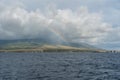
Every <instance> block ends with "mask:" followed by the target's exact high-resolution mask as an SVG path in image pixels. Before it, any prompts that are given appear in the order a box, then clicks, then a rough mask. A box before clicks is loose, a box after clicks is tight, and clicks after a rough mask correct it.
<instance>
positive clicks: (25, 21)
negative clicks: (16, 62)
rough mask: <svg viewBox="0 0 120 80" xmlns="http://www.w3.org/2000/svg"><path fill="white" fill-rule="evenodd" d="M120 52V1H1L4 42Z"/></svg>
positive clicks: (1, 36)
mask: <svg viewBox="0 0 120 80" xmlns="http://www.w3.org/2000/svg"><path fill="white" fill-rule="evenodd" d="M36 38H40V39H47V40H54V41H56V42H62V41H69V42H77V43H79V42H83V43H88V44H91V45H94V46H99V47H101V48H105V49H120V0H0V39H1V40H14V39H36Z"/></svg>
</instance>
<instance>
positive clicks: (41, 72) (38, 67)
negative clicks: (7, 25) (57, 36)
mask: <svg viewBox="0 0 120 80" xmlns="http://www.w3.org/2000/svg"><path fill="white" fill-rule="evenodd" d="M0 80H120V54H119V53H81V52H60V53H55V52H54V53H0Z"/></svg>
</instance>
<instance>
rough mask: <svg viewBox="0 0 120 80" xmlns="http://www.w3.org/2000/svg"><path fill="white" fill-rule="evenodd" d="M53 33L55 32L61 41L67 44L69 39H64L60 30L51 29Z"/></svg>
mask: <svg viewBox="0 0 120 80" xmlns="http://www.w3.org/2000/svg"><path fill="white" fill-rule="evenodd" d="M49 30H50V31H51V32H53V33H54V34H55V35H56V36H58V37H59V38H60V39H62V40H63V41H64V42H67V39H66V38H65V37H64V35H63V34H62V33H60V32H59V31H58V30H56V29H53V28H49Z"/></svg>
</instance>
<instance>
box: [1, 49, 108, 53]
mask: <svg viewBox="0 0 120 80" xmlns="http://www.w3.org/2000/svg"><path fill="white" fill-rule="evenodd" d="M2 52H19V53H22V52H33V53H36V52H98V53H105V52H108V51H106V50H92V49H1V50H0V53H2Z"/></svg>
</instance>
